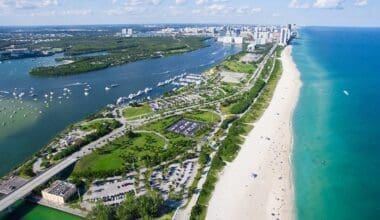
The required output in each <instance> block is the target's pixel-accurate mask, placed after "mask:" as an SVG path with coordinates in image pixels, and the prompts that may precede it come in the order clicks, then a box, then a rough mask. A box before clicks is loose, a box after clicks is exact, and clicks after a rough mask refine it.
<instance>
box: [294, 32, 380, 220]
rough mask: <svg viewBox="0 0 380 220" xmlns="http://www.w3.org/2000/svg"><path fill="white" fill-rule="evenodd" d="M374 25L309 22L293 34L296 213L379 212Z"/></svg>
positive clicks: (378, 215)
mask: <svg viewBox="0 0 380 220" xmlns="http://www.w3.org/2000/svg"><path fill="white" fill-rule="evenodd" d="M379 51H380V29H376V28H330V27H329V28H328V27H307V28H303V29H301V31H300V39H296V40H295V41H293V58H294V60H295V62H296V64H297V67H298V69H299V70H300V72H301V80H302V82H303V87H302V89H301V95H300V99H299V102H298V105H297V108H296V111H295V113H294V119H293V122H294V148H293V167H294V168H293V170H294V172H293V175H294V179H295V193H296V214H297V219H300V220H304V219H307V220H314V219H315V220H317V219H318V220H321V219H322V220H325V219H326V220H329V219H334V220H336V219H338V220H339V219H344V220H350V219H355V220H357V219H380V129H379V125H380V116H379V114H380V54H379Z"/></svg>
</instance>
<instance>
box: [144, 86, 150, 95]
mask: <svg viewBox="0 0 380 220" xmlns="http://www.w3.org/2000/svg"><path fill="white" fill-rule="evenodd" d="M150 91H152V88H149V87H147V88H145V89H144V92H145V94H146V93H148V92H150Z"/></svg>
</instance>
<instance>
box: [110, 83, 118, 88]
mask: <svg viewBox="0 0 380 220" xmlns="http://www.w3.org/2000/svg"><path fill="white" fill-rule="evenodd" d="M118 86H119V84H112V85H111V87H112V88H115V87H118Z"/></svg>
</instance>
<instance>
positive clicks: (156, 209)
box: [136, 191, 164, 218]
mask: <svg viewBox="0 0 380 220" xmlns="http://www.w3.org/2000/svg"><path fill="white" fill-rule="evenodd" d="M136 203H137V206H138V210H139V214H140V216H141V217H142V218H147V217H157V216H159V214H160V210H161V208H162V207H163V205H164V199H163V198H162V196H161V195H160V194H159V193H157V192H155V191H151V192H149V193H147V194H145V195H143V196H141V197H139V198H138V199H137V201H136Z"/></svg>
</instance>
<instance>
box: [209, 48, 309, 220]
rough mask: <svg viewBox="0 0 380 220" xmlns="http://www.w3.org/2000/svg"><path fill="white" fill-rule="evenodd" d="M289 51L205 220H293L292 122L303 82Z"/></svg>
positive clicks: (223, 179)
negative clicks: (271, 92)
mask: <svg viewBox="0 0 380 220" xmlns="http://www.w3.org/2000/svg"><path fill="white" fill-rule="evenodd" d="M291 52H292V47H291V46H288V47H286V48H285V50H284V51H283V53H282V55H281V61H282V65H283V74H282V76H281V78H280V80H279V82H278V84H277V86H276V89H275V92H274V95H273V98H272V100H271V102H270V105H269V106H268V108H267V109H266V110H265V113H264V114H263V116H262V117H261V118H260V119H259V120H258V121H257V122H256V123H255V124H254V125H255V127H254V129H253V130H252V131H251V132H250V133H249V135H248V136H247V137H246V141H245V143H244V144H243V145H242V146H241V150H240V152H239V154H238V156H237V157H236V159H235V160H234V161H233V162H232V163H229V164H227V165H226V167H225V169H224V170H223V172H222V174H221V175H220V177H219V181H218V183H217V184H216V187H215V191H214V193H213V195H212V197H211V200H210V202H209V206H208V212H207V216H206V219H294V218H295V210H294V207H295V205H294V188H293V185H294V184H293V175H292V149H293V127H292V120H293V113H294V110H295V108H296V105H297V103H298V97H299V92H300V88H301V85H302V83H301V81H300V73H299V71H298V69H297V67H296V65H295V63H294V61H293V58H292V56H291Z"/></svg>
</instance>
